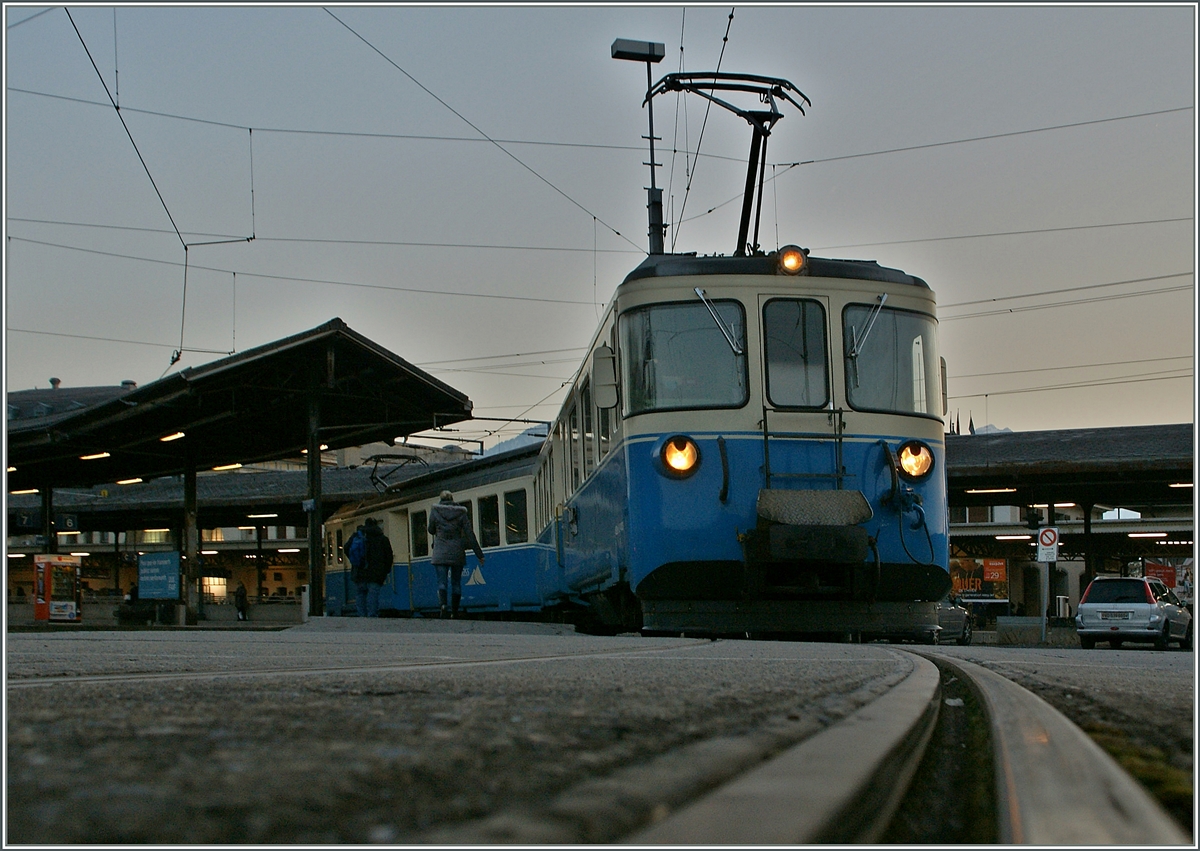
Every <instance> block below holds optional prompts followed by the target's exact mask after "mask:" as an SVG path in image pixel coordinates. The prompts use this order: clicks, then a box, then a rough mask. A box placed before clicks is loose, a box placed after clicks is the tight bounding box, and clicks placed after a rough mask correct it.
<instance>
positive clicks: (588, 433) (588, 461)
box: [579, 379, 596, 479]
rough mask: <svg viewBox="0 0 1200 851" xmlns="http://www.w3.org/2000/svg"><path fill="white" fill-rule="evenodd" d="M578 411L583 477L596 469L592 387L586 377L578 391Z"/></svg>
mask: <svg viewBox="0 0 1200 851" xmlns="http://www.w3.org/2000/svg"><path fill="white" fill-rule="evenodd" d="M579 413H580V415H581V416H582V417H583V434H582V439H583V442H582V444H581V446H580V456H581V457H582V458H583V478H585V479H586V478H587V477H588V476H590V475H591V474H592V470H594V469H596V443H595V440H596V435H595V432H594V430H593V428H592V422H593V419H592V418H593V416H594V412H593V410H592V388H591V387H590V386H589V385H588V382H587V379H584V381H583V389H581V390H580V391H579Z"/></svg>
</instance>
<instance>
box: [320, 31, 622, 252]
mask: <svg viewBox="0 0 1200 851" xmlns="http://www.w3.org/2000/svg"><path fill="white" fill-rule="evenodd" d="M322 8H324V9H325V11H326V12H327V13H328V14H329V16H330V17H331V18H333V19H334V20H335V21H337V22H338V23H339V24H341V25H342V26H343V27H345V28H346V29H347V30H348V31H349V32H350V33H351V34H352V35H353V36H354V37H355V38H357V39H358V40H359V41H361V42H362V43H363V44H365V45H366V46H367V47H369V48H371V50H373V51H375V52H376V53H378V54H379V55H380V56H381V57H382V58H383V60H384V61H385V62H387V63H388V64H389V65H391V66H392V67H393V68H395V69H396V70H397V71H399V72H400V73H401V74H403V75H404V76H405V77H408V79H409V80H411V81H412V82H413V83H414V84H415V85H416V86H417V87H418V88H420V89H421V91H423V92H425V93H426V94H427V95H429V96H430V97H432V98H433V99H434V100H436V101H437V102H438V103H440V104H441V105H442V106H444V107H446V109H448V110H450V111H451V112H452V113H454V115H455V116H457V117H458V118H459V119H460V120H461V121H462V122H463V123H464V124H466V125H467V126H468V127H470V128H471V129H472V130H474V131H475V132H476V133H478V134H479V135H480V136H482V137H483V138H484V139H486V140H487V141H489V142H491V143H492V144H493V145H494V146H495V147H496V148H498V149H499V150H500V151H502V152H504V154H505V155H506V156H508V157H509V158H510V159H511V160H512V161H513V162H515V163H516V164H517V165H519V166H521V168H523V169H525V170H526V171H528V172H529V173H530V174H532V175H533V176H534V177H536V178H537V179H538V180H540V181H542V182H543V183H545V184H546V185H547V186H549V187H550V188H551V189H553V190H554V191H555V192H557V193H558V194H559V195H561V196H562V197H563V198H565V199H567V200H568V201H570V202H571V203H572V204H574V205H575V206H576V207H578V208H579V209H580V210H583V212H585V213H587V214H588V215H589V216H592V217H593V218H595V219H596V221H598V222H599V223H600V224H602V225H604V226H605V227H606V228H608V229H609V230H610V231H612V232H613V234H615V235H616V236H619V237H621V239H623V240H625V241H626V242H628V243H629V244H630V245H634V246H635V247H636V245H637V244H636V243H635V242H633V240H631V239H629V237H627V236H625V235H623V234H622V233H621V232H620V231H619V230H617V229H616V228H614V227H613V226H612V225H610V224H609V223H608V222H606V221H604V219H602V218H600V217H599V216H597V215H596V214H595V213H593V212H592V211H591V210H589V209H588V208H587V207H585V206H583V204H580V203H579V202H578V201H576V200H575V199H574V198H572V197H571V196H570V195H568V194H567V193H566V192H564V191H563V190H562V189H560V188H559V187H558V186H556V185H555V184H554V183H552V182H551V181H550V180H548V179H546V178H545V177H543V176H542V175H541V174H539V173H538V172H537V171H536V170H535V169H534V168H533V167H532V166H530V165H528V164H527V163H525V162H524V161H523V160H521V159H520V158H519V157H518V156H517V155H516V154H514V153H512V152H511V151H509V150H508V149H507V148H505V147H504V146H503V145H501V144H500V143H499V142H497V141H496V140H495V139H493V138H492V137H491V136H489V135H488V134H487V133H485V132H484V131H483V130H482V129H480V128H479V127H477V126H476V125H475V124H474V123H473V122H472V121H471V120H470V119H469V118H467V117H466V116H465V115H463V114H462V113H461V112H459V111H458V110H457V109H455V108H454V107H452V106H451V105H450V104H448V103H447V102H446V101H444V100H442V98H440V97H439V96H438V95H437V94H435V93H434V92H433V91H432V90H431V89H430V88H429V87H428V86H426V85H425V84H423V83H422V82H421V81H420V80H418V79H417V78H416V77H414V76H413V75H412V74H410V73H408V72H407V71H405V70H404V69H403V68H401V67H400V66H399V65H398V64H397V63H396V62H395V61H394V60H393V59H392V58H391V57H390V56H388V55H387V54H386V53H384V52H383V51H382V50H380V49H379V48H378V47H376V46H375V45H374V44H372V43H371V42H370V41H368V40H367V39H366V38H365V37H364V36H362V35H361V34H360V33H359V32H357V31H356V30H355V29H354V28H353V27H351V26H350V25H349V24H347V23H346V22H345V21H343V20H342V19H341V18H339V17H338V16H337V15H335V14H333V12H331V11H329V9H328V7H322Z"/></svg>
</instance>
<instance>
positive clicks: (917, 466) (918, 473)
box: [896, 440, 933, 479]
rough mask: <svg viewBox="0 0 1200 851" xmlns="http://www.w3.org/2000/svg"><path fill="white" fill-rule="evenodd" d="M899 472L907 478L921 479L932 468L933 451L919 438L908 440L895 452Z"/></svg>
mask: <svg viewBox="0 0 1200 851" xmlns="http://www.w3.org/2000/svg"><path fill="white" fill-rule="evenodd" d="M896 460H897V462H899V464H900V472H901V473H903V474H904V476H905V477H906V478H909V479H923V478H924V477H925V476H928V475H929V471H930V470H932V469H933V452H932V450H930V448H929V447H928V446H926V445H925V444H924V443H921V442H920V441H919V440H910V441H909V442H908V443H905V444H904V445H903V446H901V447H900V451H899V452H897V453H896Z"/></svg>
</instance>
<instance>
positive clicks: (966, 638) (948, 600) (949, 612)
mask: <svg viewBox="0 0 1200 851" xmlns="http://www.w3.org/2000/svg"><path fill="white" fill-rule="evenodd" d="M937 614H938V626H940V627H941V628H942V629H941V631H940V632H939V633H938V639H937V640H938V642H939V643H943V644H944V643H946V642H948V641H954V642H955V643H957V644H962V645H964V646H965V645H967V644H970V643H971V637H972V635H973V631H972V628H971V613H970V612H968V611H967V610H966V609H965V608H964V607H963V606H961V605H959V602H958V600H956V599H955V598H954V597H943V598H942V599H941V600H939V601H938V611H937Z"/></svg>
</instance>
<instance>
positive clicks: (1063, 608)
mask: <svg viewBox="0 0 1200 851" xmlns="http://www.w3.org/2000/svg"><path fill="white" fill-rule="evenodd" d="M1054 599H1055V602H1056V603H1057V608H1056V609H1055V616H1056V617H1060V618H1069V617H1070V616H1071V600H1070V598H1069V597H1055V598H1054Z"/></svg>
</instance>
